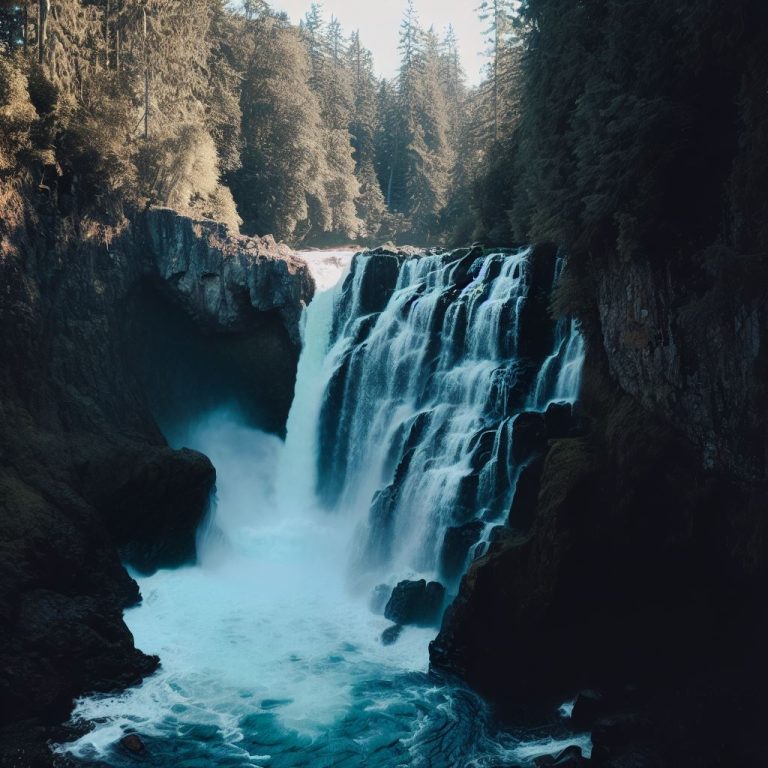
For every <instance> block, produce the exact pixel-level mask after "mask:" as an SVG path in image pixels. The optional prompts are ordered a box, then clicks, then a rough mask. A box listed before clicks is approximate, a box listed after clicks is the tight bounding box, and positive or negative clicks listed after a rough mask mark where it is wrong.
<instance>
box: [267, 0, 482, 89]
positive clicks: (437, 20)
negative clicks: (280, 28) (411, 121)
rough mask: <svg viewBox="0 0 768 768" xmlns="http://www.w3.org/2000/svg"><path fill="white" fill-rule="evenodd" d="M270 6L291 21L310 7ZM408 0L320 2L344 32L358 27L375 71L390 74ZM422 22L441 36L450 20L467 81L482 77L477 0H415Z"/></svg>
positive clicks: (305, 1) (299, 2)
mask: <svg viewBox="0 0 768 768" xmlns="http://www.w3.org/2000/svg"><path fill="white" fill-rule="evenodd" d="M269 4H270V5H271V6H272V8H274V9H275V10H278V11H286V12H287V13H288V15H289V16H290V18H291V21H293V22H295V23H298V22H299V20H300V19H301V18H302V17H303V16H304V14H305V13H306V12H307V11H308V10H309V6H310V5H311V0H270V3H269ZM406 4H407V0H325V2H323V3H322V6H323V11H324V15H325V17H326V20H328V19H329V18H330V16H331V14H333V15H334V16H336V17H338V19H339V21H340V22H341V25H342V27H344V30H345V32H346V34H347V35H349V33H350V32H353V31H354V30H356V29H359V30H360V37H361V39H362V42H363V45H364V46H365V47H366V48H370V50H371V51H373V56H374V59H375V61H376V67H377V69H378V73H379V74H380V75H382V76H383V77H392V76H393V75H394V74H395V72H396V71H397V67H398V63H399V60H398V53H397V41H398V32H399V28H400V20H401V18H402V16H403V11H404V10H405V6H406ZM415 5H416V10H417V12H418V14H419V19H420V21H421V24H422V26H423V27H424V28H425V29H427V28H429V27H430V26H431V25H434V27H435V29H436V30H437V32H438V34H439V35H440V36H442V33H443V31H444V30H445V28H446V27H447V26H448V24H451V23H452V24H453V27H454V29H455V30H456V35H457V37H458V38H459V46H460V50H461V54H462V58H463V63H464V69H465V70H466V72H467V81H468V83H469V84H470V85H477V84H478V83H479V82H480V80H481V74H482V68H483V67H484V65H485V61H486V59H485V57H484V56H483V55H482V52H483V51H484V50H485V48H486V45H485V43H484V41H483V25H482V23H481V22H480V20H479V19H478V17H477V13H476V12H475V10H474V9H475V8H476V6H478V5H479V0H415Z"/></svg>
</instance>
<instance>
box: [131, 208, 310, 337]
mask: <svg viewBox="0 0 768 768" xmlns="http://www.w3.org/2000/svg"><path fill="white" fill-rule="evenodd" d="M143 224H144V233H143V234H145V237H146V240H145V242H144V245H145V246H146V257H147V259H148V262H147V269H148V271H149V274H150V275H153V274H155V275H157V276H158V277H159V278H160V279H161V280H162V284H163V286H164V288H165V289H166V290H167V291H168V293H169V295H171V296H172V297H173V298H174V299H175V300H176V301H177V302H179V304H180V305H181V306H182V307H183V308H184V309H185V310H186V311H187V312H188V313H189V315H190V316H192V317H193V318H194V319H195V320H196V321H197V322H198V323H199V324H201V325H202V326H204V327H207V328H210V329H212V330H214V331H215V332H217V333H247V332H248V331H249V330H250V329H251V328H253V326H254V324H255V323H256V322H258V320H259V316H260V315H261V314H264V313H267V312H277V313H278V314H279V315H280V317H281V319H282V321H283V323H284V324H285V327H286V329H287V331H288V334H289V336H290V338H291V340H292V341H293V342H294V343H295V344H296V345H297V346H298V345H299V344H300V343H301V340H300V337H299V320H300V318H301V310H302V307H303V306H304V304H306V303H308V301H309V300H310V299H311V298H312V295H313V294H314V289H315V286H314V281H313V279H312V275H311V274H310V272H309V269H308V268H307V265H306V263H305V262H304V261H303V260H302V259H300V258H298V257H297V256H294V254H293V252H292V251H291V249H290V248H288V247H287V246H285V245H278V244H277V243H276V242H275V240H274V238H272V237H271V236H267V237H245V236H242V235H235V234H232V233H231V232H230V231H229V230H228V229H227V227H226V226H225V225H223V224H219V223H217V222H214V221H208V220H200V219H190V218H189V217H187V216H182V215H181V214H179V213H177V212H176V211H173V210H171V209H168V208H152V209H150V210H149V211H147V212H146V213H145V214H144V215H143Z"/></svg>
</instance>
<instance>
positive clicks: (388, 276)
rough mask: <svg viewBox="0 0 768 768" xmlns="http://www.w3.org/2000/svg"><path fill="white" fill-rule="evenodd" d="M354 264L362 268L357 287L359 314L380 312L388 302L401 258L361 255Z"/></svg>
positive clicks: (393, 289) (398, 271)
mask: <svg viewBox="0 0 768 768" xmlns="http://www.w3.org/2000/svg"><path fill="white" fill-rule="evenodd" d="M355 259H356V260H357V259H359V263H358V264H357V265H356V268H357V269H358V270H362V273H363V274H362V276H361V278H360V287H359V295H358V298H359V302H360V314H365V315H367V314H371V313H373V312H381V311H382V310H383V309H384V308H385V307H386V306H387V303H388V302H389V300H390V298H391V297H392V294H393V293H394V291H395V286H396V285H397V278H398V276H399V274H400V263H401V260H400V258H398V257H397V256H390V255H384V254H371V255H361V256H359V257H355Z"/></svg>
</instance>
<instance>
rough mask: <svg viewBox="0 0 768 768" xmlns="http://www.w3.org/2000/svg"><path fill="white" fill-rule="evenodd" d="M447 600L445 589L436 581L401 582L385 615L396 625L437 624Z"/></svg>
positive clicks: (390, 600)
mask: <svg viewBox="0 0 768 768" xmlns="http://www.w3.org/2000/svg"><path fill="white" fill-rule="evenodd" d="M444 599H445V587H444V586H443V585H442V584H440V583H439V582H436V581H430V582H429V584H427V582H426V581H425V580H424V579H420V580H419V581H401V582H400V583H399V584H398V585H397V586H396V587H395V588H394V589H393V590H392V596H391V597H390V598H389V602H388V603H387V605H386V608H385V609H384V615H385V616H386V617H387V618H388V619H389V620H390V621H394V622H395V623H396V624H420V625H430V624H435V623H436V622H437V621H439V619H440V612H441V611H442V608H443V601H444Z"/></svg>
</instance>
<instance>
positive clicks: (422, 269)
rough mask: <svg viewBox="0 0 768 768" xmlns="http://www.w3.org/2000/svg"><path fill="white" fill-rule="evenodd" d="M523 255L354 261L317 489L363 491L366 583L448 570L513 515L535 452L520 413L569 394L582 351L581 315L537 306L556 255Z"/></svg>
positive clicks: (574, 390)
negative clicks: (554, 314) (575, 317)
mask: <svg viewBox="0 0 768 768" xmlns="http://www.w3.org/2000/svg"><path fill="white" fill-rule="evenodd" d="M533 256H534V253H533V249H532V248H525V249H520V250H517V251H514V252H508V251H502V252H496V253H490V254H487V255H486V254H481V253H479V252H476V251H471V252H466V251H464V252H454V253H451V254H435V255H430V256H423V257H421V258H416V259H403V258H402V257H398V256H396V255H387V254H371V255H362V256H358V257H357V258H356V259H355V262H354V264H353V268H352V273H351V274H350V276H349V277H348V278H347V281H346V284H345V286H344V291H343V293H342V297H341V301H340V303H339V307H338V310H337V314H336V318H335V322H334V329H335V334H336V337H337V338H336V342H335V345H334V347H333V349H332V351H331V354H330V358H331V359H332V360H333V362H334V365H335V370H334V373H333V375H332V377H331V380H330V383H329V386H328V391H327V393H326V397H325V401H324V405H323V410H322V412H321V417H320V429H321V452H320V462H319V463H320V474H319V495H320V497H321V498H322V499H323V500H324V502H325V504H326V505H327V506H329V507H332V508H338V507H339V506H341V507H352V508H356V509H357V508H360V507H361V506H365V505H366V504H367V503H368V502H369V501H370V500H371V499H373V503H372V504H371V510H370V515H369V520H368V523H367V525H366V526H365V527H364V530H363V532H362V533H361V536H360V545H359V551H358V558H357V564H358V571H360V572H369V573H370V578H371V579H376V578H387V577H388V576H393V577H394V578H400V577H405V576H409V575H415V574H426V575H429V576H431V575H435V574H437V575H439V576H442V577H443V578H445V579H447V580H449V581H450V580H451V579H453V578H455V577H456V576H458V575H460V573H461V571H462V570H463V569H462V567H461V566H462V565H463V559H462V558H461V551H459V553H458V560H459V562H457V552H456V546H455V544H456V542H457V541H458V542H459V543H460V547H459V549H460V550H461V548H462V547H463V549H464V554H466V553H467V552H469V551H470V550H471V549H472V547H473V546H474V544H475V543H477V542H478V541H480V540H481V539H482V538H483V534H484V533H485V532H486V531H484V528H485V527H489V526H492V525H493V524H494V523H495V524H504V523H507V522H509V523H510V524H512V525H514V524H516V521H515V520H511V519H509V516H510V512H511V509H512V502H513V496H514V493H515V488H516V481H517V477H518V475H519V472H520V470H521V469H522V467H523V466H524V465H525V463H526V460H527V459H529V458H530V456H529V455H527V449H526V446H525V445H524V444H523V441H522V440H521V439H520V438H518V442H517V444H516V443H515V434H516V427H515V420H516V418H517V416H518V415H519V414H520V412H521V411H523V410H525V406H526V405H528V406H529V407H530V408H532V409H534V410H544V409H546V408H547V406H548V405H550V404H551V403H552V402H556V401H557V402H564V403H573V402H574V401H575V400H576V397H577V395H578V389H579V383H580V373H581V365H582V362H583V342H582V339H581V335H580V334H579V332H578V329H577V328H576V324H575V323H574V322H572V321H570V320H567V319H566V320H561V321H560V322H558V323H557V325H556V326H555V328H554V329H553V328H552V323H551V321H550V320H549V317H548V313H547V303H548V300H549V295H550V293H551V289H552V286H553V284H554V283H555V282H556V280H557V279H558V278H559V275H560V272H561V271H562V269H563V263H564V262H563V259H560V258H555V254H554V253H553V252H550V251H547V250H544V251H543V252H542V251H540V252H539V253H537V254H536V258H535V259H534V258H533ZM553 344H554V350H555V351H554V352H552V353H551V354H548V353H550V351H551V350H552V349H553ZM531 393H532V394H531ZM484 524H487V525H484ZM462 542H463V543H462Z"/></svg>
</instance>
